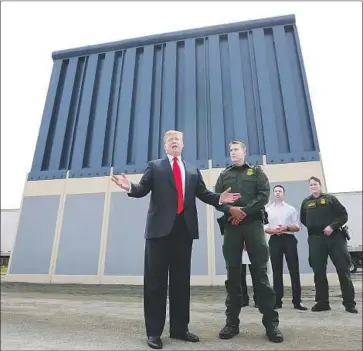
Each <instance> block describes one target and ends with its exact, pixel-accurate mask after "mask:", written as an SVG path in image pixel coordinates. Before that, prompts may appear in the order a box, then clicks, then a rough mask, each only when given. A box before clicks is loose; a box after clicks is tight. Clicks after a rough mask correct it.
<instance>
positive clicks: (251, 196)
mask: <svg viewBox="0 0 363 351" xmlns="http://www.w3.org/2000/svg"><path fill="white" fill-rule="evenodd" d="M229 146H230V156H231V160H232V163H233V165H231V166H229V167H227V168H226V169H225V170H224V171H222V173H221V174H220V175H219V178H218V180H217V183H216V186H215V191H217V192H221V191H223V190H224V189H228V188H231V191H233V192H235V193H240V194H241V198H240V199H239V200H237V201H236V202H235V203H234V204H233V206H231V205H222V208H221V211H222V212H224V214H225V215H224V216H223V217H222V218H219V219H218V223H219V225H220V228H221V232H222V234H223V256H224V259H225V262H226V269H227V280H226V282H225V287H226V292H227V298H226V302H225V303H226V325H225V326H224V327H223V328H222V330H221V331H220V333H219V337H220V338H221V339H230V338H232V337H234V336H235V335H237V334H238V333H239V323H240V320H239V314H240V312H241V304H242V291H241V264H242V250H243V247H244V242H245V243H246V249H247V251H248V254H249V258H250V261H251V264H252V267H253V270H254V271H255V272H256V273H255V277H256V278H255V279H256V293H257V304H258V307H259V311H260V313H261V314H262V315H263V318H262V323H263V325H264V327H265V328H266V335H267V337H268V338H269V340H270V341H272V342H282V341H283V335H282V333H281V332H280V330H279V329H278V325H279V315H278V313H277V311H275V310H274V305H275V301H276V297H275V292H274V290H273V289H272V287H271V286H270V283H269V279H268V275H267V263H268V260H269V251H268V246H267V243H266V238H265V232H264V227H263V223H264V219H265V217H264V215H265V212H264V207H265V205H266V204H267V203H268V200H269V197H270V184H269V180H268V178H267V176H266V174H265V173H264V172H263V171H262V169H261V168H260V167H259V166H257V167H254V166H251V165H249V164H248V163H245V157H246V146H245V144H243V143H242V142H240V141H232V142H231V143H230V144H229ZM236 208H238V209H242V211H243V214H244V217H243V218H242V220H239V219H236V217H235V216H234V213H233V211H234V210H235V209H236Z"/></svg>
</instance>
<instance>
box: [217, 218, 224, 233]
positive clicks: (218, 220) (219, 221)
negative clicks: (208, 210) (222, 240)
mask: <svg viewBox="0 0 363 351" xmlns="http://www.w3.org/2000/svg"><path fill="white" fill-rule="evenodd" d="M225 220H226V216H225V215H223V216H222V217H219V218H217V222H218V225H219V230H220V231H221V235H223V234H224V223H225Z"/></svg>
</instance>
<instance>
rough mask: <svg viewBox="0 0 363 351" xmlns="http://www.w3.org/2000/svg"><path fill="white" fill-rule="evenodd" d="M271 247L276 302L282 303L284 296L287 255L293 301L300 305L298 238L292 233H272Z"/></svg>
mask: <svg viewBox="0 0 363 351" xmlns="http://www.w3.org/2000/svg"><path fill="white" fill-rule="evenodd" d="M269 247H270V258H271V265H272V272H273V287H274V290H275V292H276V304H281V303H282V298H283V297H284V283H283V259H284V255H285V259H286V263H287V267H288V269H289V273H290V278H291V288H292V303H293V304H294V305H298V304H299V303H301V282H300V269H299V255H298V252H297V239H296V238H295V235H291V234H282V235H271V237H270V240H269Z"/></svg>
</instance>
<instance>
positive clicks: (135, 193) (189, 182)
mask: <svg viewBox="0 0 363 351" xmlns="http://www.w3.org/2000/svg"><path fill="white" fill-rule="evenodd" d="M183 163H184V168H185V196H184V219H185V222H186V226H187V229H188V233H189V235H190V237H191V238H193V239H198V238H199V229H198V215H197V207H196V198H198V199H200V200H201V201H203V202H204V203H206V204H209V205H212V206H215V207H216V208H219V207H220V206H219V196H220V194H216V193H213V192H211V191H209V190H208V189H207V187H206V185H205V183H204V181H203V178H202V175H201V173H200V171H199V169H198V168H197V167H196V166H194V165H192V164H190V163H189V162H186V161H184V160H183ZM149 192H151V197H150V205H149V210H148V213H147V220H146V229H145V238H146V239H151V238H161V237H164V236H166V235H168V234H169V233H170V232H171V230H172V228H173V225H174V221H175V217H176V211H177V190H176V186H175V181H174V176H173V171H172V168H171V165H170V162H169V159H168V158H167V157H165V158H163V159H159V160H154V161H150V162H149V163H148V165H147V168H146V170H145V172H144V175H143V176H142V178H141V180H140V182H139V184H133V183H132V185H131V189H130V192H129V193H128V196H130V197H134V198H141V197H144V196H146V195H147V194H148V193H149Z"/></svg>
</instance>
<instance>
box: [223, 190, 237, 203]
mask: <svg viewBox="0 0 363 351" xmlns="http://www.w3.org/2000/svg"><path fill="white" fill-rule="evenodd" d="M230 191H231V188H228V189H227V190H226V191H224V192H223V193H222V194H221V196H220V198H219V201H220V203H222V204H233V203H234V202H235V201H237V200H239V199H240V198H241V194H239V193H231V192H230Z"/></svg>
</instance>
